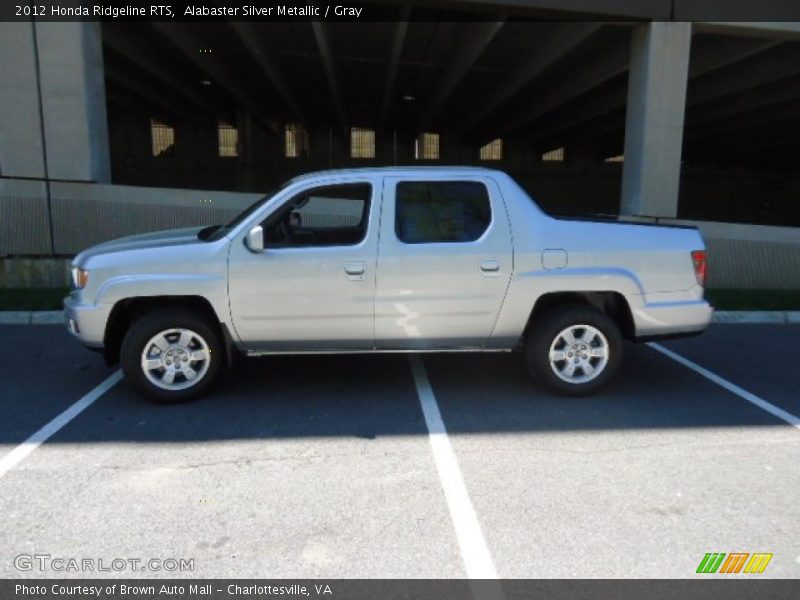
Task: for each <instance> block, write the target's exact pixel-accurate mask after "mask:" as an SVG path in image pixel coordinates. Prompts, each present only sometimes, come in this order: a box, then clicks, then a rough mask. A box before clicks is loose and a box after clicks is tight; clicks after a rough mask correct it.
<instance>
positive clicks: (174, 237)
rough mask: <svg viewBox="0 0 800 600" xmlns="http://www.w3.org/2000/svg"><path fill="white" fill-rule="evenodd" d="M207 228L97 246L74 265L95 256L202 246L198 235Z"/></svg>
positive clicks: (192, 228)
mask: <svg viewBox="0 0 800 600" xmlns="http://www.w3.org/2000/svg"><path fill="white" fill-rule="evenodd" d="M204 228H205V227H186V228H183V229H168V230H166V231H155V232H153V233H142V234H139V235H129V236H126V237H123V238H119V239H116V240H111V241H109V242H103V243H102V244H97V245H96V246H92V247H91V248H87V249H86V250H84V251H83V252H81V253H80V254H78V255H77V256H76V257H75V260H74V262H73V264H75V265H78V266H80V265H83V264H85V263H86V261H87V260H88V259H90V258H92V257H94V256H99V255H101V254H112V253H115V252H127V251H129V250H146V249H151V248H165V247H167V246H182V245H186V244H202V243H203V242H201V241H200V240H199V239H198V238H197V234H198V233H200V231H201V230H202V229H204Z"/></svg>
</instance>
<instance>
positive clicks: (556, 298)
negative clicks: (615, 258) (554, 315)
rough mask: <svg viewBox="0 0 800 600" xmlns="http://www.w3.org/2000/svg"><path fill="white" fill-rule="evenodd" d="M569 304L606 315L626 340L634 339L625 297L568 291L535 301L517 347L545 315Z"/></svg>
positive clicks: (596, 292) (631, 315) (614, 293)
mask: <svg viewBox="0 0 800 600" xmlns="http://www.w3.org/2000/svg"><path fill="white" fill-rule="evenodd" d="M569 304H576V305H583V306H591V307H593V308H596V309H598V310H600V311H601V312H603V313H605V314H606V315H608V316H609V317H610V318H611V319H612V320H613V321H614V323H615V324H616V325H617V327H618V328H619V330H620V333H621V334H622V337H623V338H624V339H626V340H633V339H635V337H636V327H635V325H634V322H633V313H632V312H631V307H630V305H629V304H628V301H627V300H626V299H625V296H624V295H622V294H621V293H619V292H615V291H583V292H582V291H569V292H548V293H545V294H542V295H541V296H539V297H538V298H537V299H536V302H534V304H533V306H532V307H531V311H530V315H529V316H528V321H527V323H526V325H525V329H524V330H523V333H522V336H521V337H520V340H519V343H518V346H519V347H522V345H523V344H524V342H525V339H526V338H527V337H528V335H529V334H530V331H531V329H532V328H533V326H534V325H535V324H536V323H537V322H538V321H539V320H540V319H542V318H544V317H545V315H547V313H549V312H551V311H553V310H555V309H557V308H560V307H562V306H566V305H569Z"/></svg>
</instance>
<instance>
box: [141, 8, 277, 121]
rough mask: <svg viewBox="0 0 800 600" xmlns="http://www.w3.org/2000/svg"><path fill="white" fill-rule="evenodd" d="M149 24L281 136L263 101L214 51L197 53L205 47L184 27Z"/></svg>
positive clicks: (157, 23)
mask: <svg viewBox="0 0 800 600" xmlns="http://www.w3.org/2000/svg"><path fill="white" fill-rule="evenodd" d="M150 25H151V26H152V27H154V28H155V29H156V31H158V32H159V33H161V35H163V36H164V38H165V39H167V40H169V42H170V43H172V44H173V45H174V46H175V47H176V48H178V50H180V51H181V52H182V53H183V54H184V56H186V58H188V59H189V60H191V61H192V62H193V63H195V64H196V65H197V66H198V67H199V68H200V69H202V70H203V71H204V72H206V73H208V75H209V76H210V77H211V78H212V79H214V80H215V81H217V82H218V83H219V84H220V85H221V86H222V87H223V88H225V89H226V90H227V91H228V93H230V94H231V96H233V98H234V99H235V100H236V101H237V102H238V103H239V104H240V105H241V106H242V107H244V108H246V109H247V110H249V111H250V112H251V113H253V115H254V116H255V117H256V118H257V119H258V120H259V121H261V122H262V123H263V124H264V125H265V126H266V127H267V130H268V131H270V132H272V133H273V134H274V135H276V136H277V135H279V134H280V127H279V125H278V123H277V121H275V120H274V119H271V118H269V117H268V116H267V115H266V114H265V112H264V104H263V102H261V101H259V100H258V99H257V98H256V97H255V96H254V95H253V93H252V90H251V89H250V88H249V87H248V86H247V85H245V84H244V83H242V82H241V81H240V80H239V78H238V77H237V76H236V75H235V71H234V70H232V69H231V68H230V66H229V65H228V64H227V63H225V62H224V61H222V59H220V58H219V56H218V55H215V54H213V52H212V53H201V52H200V50H201V49H203V48H204V47H205V46H206V44H203V43H202V42H201V41H200V40H198V39H197V38H196V37H195V35H194V33H193V32H192V31H190V29H189V28H188V27H187V25H186V24H182V23H166V22H161V21H153V22H151V23H150Z"/></svg>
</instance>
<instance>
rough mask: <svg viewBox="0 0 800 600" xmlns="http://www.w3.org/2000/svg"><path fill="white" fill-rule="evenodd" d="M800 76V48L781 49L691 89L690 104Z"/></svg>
mask: <svg viewBox="0 0 800 600" xmlns="http://www.w3.org/2000/svg"><path fill="white" fill-rule="evenodd" d="M797 74H800V48H796V47H793V46H786V45H781V46H780V47H777V48H771V49H770V50H769V51H767V52H765V53H763V54H762V55H761V56H759V57H758V58H756V59H750V60H748V61H746V62H745V63H743V64H741V65H740V66H739V67H738V68H736V69H722V70H720V71H716V72H714V73H711V74H709V75H707V76H706V77H703V78H702V79H701V80H699V81H698V82H697V83H695V84H692V86H691V88H690V89H689V95H688V98H687V102H688V103H689V104H690V105H691V104H701V103H703V102H710V101H712V100H716V99H718V98H722V97H725V96H730V95H732V94H736V93H738V92H742V91H744V90H748V89H752V88H755V87H758V86H760V85H765V84H768V83H771V82H773V81H776V80H778V79H782V78H784V77H790V76H792V75H797Z"/></svg>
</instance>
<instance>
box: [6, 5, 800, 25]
mask: <svg viewBox="0 0 800 600" xmlns="http://www.w3.org/2000/svg"><path fill="white" fill-rule="evenodd" d="M405 7H409V8H410V9H411V11H410V13H407V12H406V10H405ZM500 16H502V17H503V18H505V19H510V20H563V21H570V20H573V21H592V20H596V21H627V20H633V21H651V20H653V21H669V20H672V21H800V1H798V0H758V1H757V2H756V1H753V0H647V1H644V0H413V1H411V2H402V1H398V0H369V1H368V2H357V1H352V0H344V1H341V2H330V3H328V2H319V1H308V0H306V1H300V2H291V1H289V2H280V1H278V2H272V1H270V0H197V1H191V0H175V1H172V0H160V1H159V0H154V1H153V0H151V1H148V0H121V1H120V0H38V1H37V0H2V2H0V21H20V22H24V21H27V22H30V21H34V20H35V21H226V20H229V21H262V22H286V21H347V22H359V21H366V22H370V21H373V22H374V21H388V22H391V21H397V20H411V21H432V20H433V21H436V20H441V21H445V20H446V21H492V20H496V19H498V18H499V17H500Z"/></svg>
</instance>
